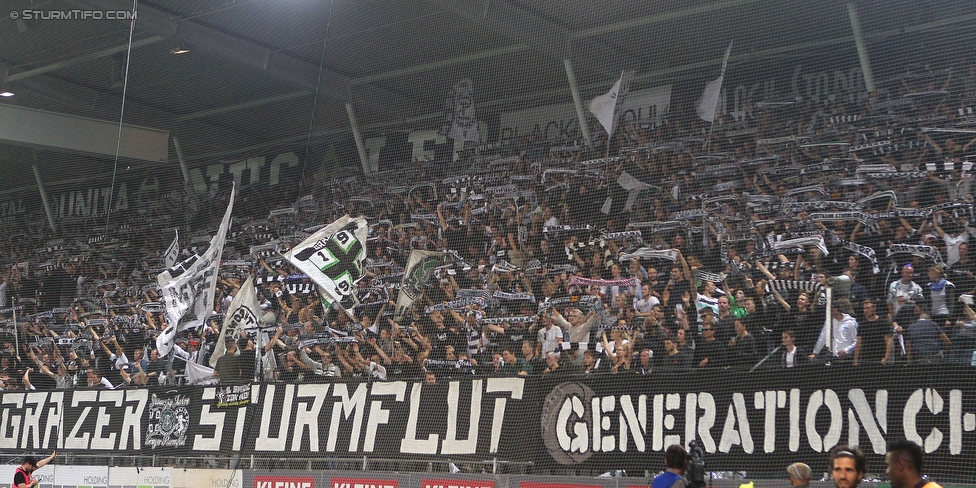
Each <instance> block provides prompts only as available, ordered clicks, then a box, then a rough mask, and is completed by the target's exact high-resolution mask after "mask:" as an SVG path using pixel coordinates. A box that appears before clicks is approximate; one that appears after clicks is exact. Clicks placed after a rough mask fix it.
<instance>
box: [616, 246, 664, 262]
mask: <svg viewBox="0 0 976 488" xmlns="http://www.w3.org/2000/svg"><path fill="white" fill-rule="evenodd" d="M633 259H665V260H668V261H677V260H678V253H677V252H676V251H674V250H673V249H653V248H650V247H642V248H640V249H638V250H636V251H634V252H632V253H627V254H622V255H620V260H621V261H630V260H633Z"/></svg>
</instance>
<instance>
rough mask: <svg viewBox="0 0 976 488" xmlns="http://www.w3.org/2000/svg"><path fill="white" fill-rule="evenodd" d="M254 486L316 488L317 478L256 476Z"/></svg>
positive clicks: (261, 487) (257, 487) (259, 487)
mask: <svg viewBox="0 0 976 488" xmlns="http://www.w3.org/2000/svg"><path fill="white" fill-rule="evenodd" d="M254 488H315V479H314V478H307V477H301V478H299V477H295V476H255V477H254Z"/></svg>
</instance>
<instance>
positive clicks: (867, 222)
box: [810, 212, 878, 230]
mask: <svg viewBox="0 0 976 488" xmlns="http://www.w3.org/2000/svg"><path fill="white" fill-rule="evenodd" d="M810 220H814V221H816V220H820V221H823V222H838V221H842V220H856V221H858V222H860V223H861V224H863V225H864V226H865V227H867V228H869V229H871V230H877V228H878V223H877V222H876V221H875V220H874V217H872V216H871V215H870V214H866V213H864V212H820V213H812V214H810Z"/></svg>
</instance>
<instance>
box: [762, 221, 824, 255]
mask: <svg viewBox="0 0 976 488" xmlns="http://www.w3.org/2000/svg"><path fill="white" fill-rule="evenodd" d="M810 217H811V218H813V216H812V215H811V216H810ZM806 246H817V248H819V249H820V252H822V253H823V254H824V256H826V255H828V254H830V253H829V252H828V251H827V244H826V243H824V240H823V237H821V236H807V237H797V238H794V239H785V240H781V241H776V242H774V243H773V246H772V247H773V250H774V251H776V252H778V253H782V251H784V250H786V249H795V248H802V247H806Z"/></svg>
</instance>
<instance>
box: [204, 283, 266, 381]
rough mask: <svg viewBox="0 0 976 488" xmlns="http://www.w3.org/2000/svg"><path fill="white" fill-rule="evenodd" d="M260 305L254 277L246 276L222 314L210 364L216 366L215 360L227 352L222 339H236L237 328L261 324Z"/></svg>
mask: <svg viewBox="0 0 976 488" xmlns="http://www.w3.org/2000/svg"><path fill="white" fill-rule="evenodd" d="M260 313H262V312H261V305H260V304H259V303H258V294H257V292H256V291H255V290H254V277H253V276H248V277H247V281H245V282H244V284H243V285H241V289H240V290H237V295H234V299H233V300H231V302H230V307H229V308H228V309H227V315H226V316H224V324H223V325H222V326H221V328H220V338H219V339H217V344H216V345H215V346H214V350H213V353H212V354H211V355H210V366H211V367H213V368H216V367H217V360H218V359H220V357H221V356H223V355H224V353H225V352H227V348H226V347H225V346H224V341H225V340H227V338H228V337H230V338H231V340H236V339H237V332H238V331H239V330H247V329H253V328H256V327H258V326H259V325H260V324H261V317H260V316H259V315H258V314H260Z"/></svg>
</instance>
